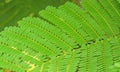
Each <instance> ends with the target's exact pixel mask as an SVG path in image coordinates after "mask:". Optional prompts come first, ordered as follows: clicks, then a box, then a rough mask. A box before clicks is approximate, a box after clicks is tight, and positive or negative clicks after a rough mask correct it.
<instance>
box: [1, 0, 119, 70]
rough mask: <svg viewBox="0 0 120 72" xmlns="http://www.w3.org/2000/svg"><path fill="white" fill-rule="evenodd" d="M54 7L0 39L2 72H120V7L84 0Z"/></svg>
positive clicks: (102, 0)
mask: <svg viewBox="0 0 120 72" xmlns="http://www.w3.org/2000/svg"><path fill="white" fill-rule="evenodd" d="M80 4H81V5H80V6H77V5H75V4H73V3H70V2H67V3H65V4H64V5H62V6H60V7H58V8H56V7H52V6H48V7H47V8H46V9H45V10H42V11H40V12H39V17H26V18H23V19H22V20H20V21H19V22H18V24H19V25H18V26H17V27H16V26H11V27H6V28H5V30H4V31H2V32H1V33H0V69H1V71H2V70H3V69H9V70H11V71H16V72H25V71H26V72H120V71H119V69H120V64H119V63H120V4H119V2H118V1H117V0H81V2H80Z"/></svg>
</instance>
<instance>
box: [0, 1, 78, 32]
mask: <svg viewBox="0 0 120 72" xmlns="http://www.w3.org/2000/svg"><path fill="white" fill-rule="evenodd" d="M66 1H71V2H74V3H75V2H76V3H77V1H78V0H0V31H2V30H3V29H4V28H5V27H8V26H12V25H17V21H18V20H20V19H22V18H23V17H26V16H38V12H39V11H40V10H42V9H44V8H45V7H47V6H48V5H51V6H55V7H58V6H59V5H61V4H64V3H65V2H66Z"/></svg>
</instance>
